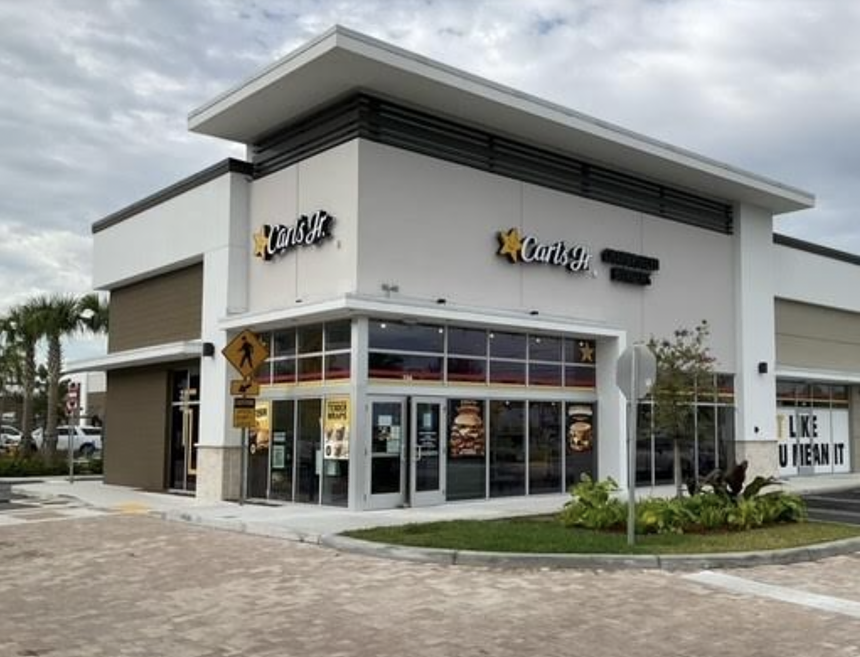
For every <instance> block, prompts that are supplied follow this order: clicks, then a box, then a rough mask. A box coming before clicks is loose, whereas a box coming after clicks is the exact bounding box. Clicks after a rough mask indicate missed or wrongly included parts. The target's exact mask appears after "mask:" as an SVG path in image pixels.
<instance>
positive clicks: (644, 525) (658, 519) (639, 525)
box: [636, 497, 696, 534]
mask: <svg viewBox="0 0 860 657" xmlns="http://www.w3.org/2000/svg"><path fill="white" fill-rule="evenodd" d="M689 499H690V498H681V499H679V498H677V497H673V498H669V499H665V498H658V497H654V498H651V499H647V500H643V501H642V502H639V503H638V504H637V505H636V531H638V532H639V533H640V534H683V533H684V530H685V529H686V528H688V527H690V526H691V525H692V524H694V523H695V520H696V519H695V515H694V514H693V512H692V510H691V509H690V508H689V505H688V504H687V501H688V500H689Z"/></svg>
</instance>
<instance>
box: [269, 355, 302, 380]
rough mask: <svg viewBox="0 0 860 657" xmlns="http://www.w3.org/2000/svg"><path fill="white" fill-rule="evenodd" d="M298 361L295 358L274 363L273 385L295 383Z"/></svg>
mask: <svg viewBox="0 0 860 657" xmlns="http://www.w3.org/2000/svg"><path fill="white" fill-rule="evenodd" d="M295 382H296V361H295V359H294V358H285V359H284V360H276V361H274V362H273V363H272V383H295Z"/></svg>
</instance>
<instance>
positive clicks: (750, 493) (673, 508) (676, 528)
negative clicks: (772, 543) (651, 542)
mask: <svg viewBox="0 0 860 657" xmlns="http://www.w3.org/2000/svg"><path fill="white" fill-rule="evenodd" d="M753 483H754V484H756V485H755V486H753V485H751V486H750V487H748V489H747V490H745V491H744V494H743V495H727V494H725V492H724V491H723V490H720V489H715V490H700V491H699V492H698V493H696V494H695V495H692V496H690V497H684V498H677V497H675V498H668V499H667V498H651V499H646V500H642V501H640V502H638V503H637V505H636V531H637V532H638V533H640V534H683V533H685V532H702V531H745V530H748V529H754V528H756V527H763V526H765V525H774V524H777V523H787V522H802V521H803V520H805V519H806V504H805V503H804V501H803V499H801V498H800V497H799V496H798V495H795V494H793V493H785V492H783V491H776V492H771V493H766V494H764V495H760V494H758V492H759V491H760V490H761V489H762V488H763V487H764V486H765V485H771V484H772V483H774V482H773V481H771V480H765V479H763V478H762V480H761V481H759V478H758V477H757V478H756V480H755V481H754V482H753ZM618 490H619V489H618V484H616V483H615V481H614V480H613V479H612V478H609V479H607V480H605V481H601V482H595V481H592V480H591V478H589V477H587V476H583V478H582V482H581V483H579V484H577V485H576V486H574V487H573V489H572V490H571V494H572V495H573V499H571V500H570V501H569V502H568V503H567V504H565V505H564V509H563V510H562V512H561V516H560V519H561V522H562V524H564V525H565V526H567V527H582V528H585V529H594V530H607V529H608V530H614V529H621V528H623V527H624V525H625V523H626V519H627V505H626V504H625V503H623V502H621V501H620V500H618V499H616V498H615V497H613V494H614V493H616V492H618Z"/></svg>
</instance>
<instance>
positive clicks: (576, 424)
mask: <svg viewBox="0 0 860 657" xmlns="http://www.w3.org/2000/svg"><path fill="white" fill-rule="evenodd" d="M593 446H594V407H593V406H592V405H590V404H569V405H568V407H567V453H568V454H571V453H583V452H590V451H591V450H592V448H593Z"/></svg>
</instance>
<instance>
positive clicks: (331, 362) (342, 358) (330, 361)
mask: <svg viewBox="0 0 860 657" xmlns="http://www.w3.org/2000/svg"><path fill="white" fill-rule="evenodd" d="M349 361H350V357H349V353H348V352H347V353H345V354H329V355H327V356H326V357H325V378H326V380H327V381H332V380H335V379H348V378H349Z"/></svg>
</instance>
